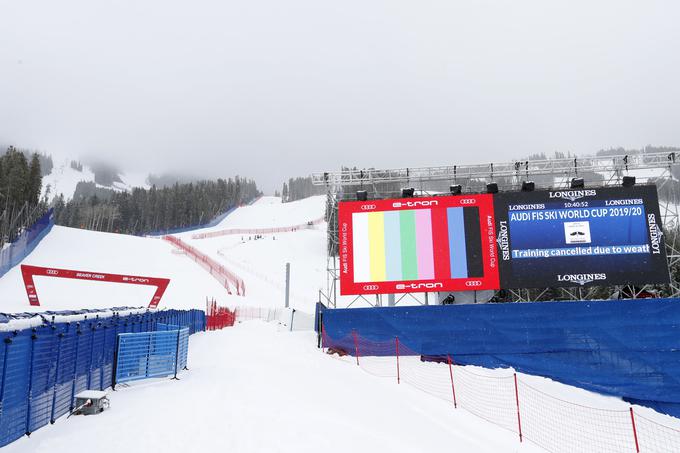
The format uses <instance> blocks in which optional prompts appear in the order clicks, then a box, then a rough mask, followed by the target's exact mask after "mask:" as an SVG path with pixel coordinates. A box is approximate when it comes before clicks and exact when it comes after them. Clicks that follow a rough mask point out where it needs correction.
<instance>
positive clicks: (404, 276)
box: [352, 207, 483, 282]
mask: <svg viewBox="0 0 680 453" xmlns="http://www.w3.org/2000/svg"><path fill="white" fill-rule="evenodd" d="M352 243H353V246H354V251H353V260H354V261H353V265H354V281H355V282H384V281H402V280H431V279H434V278H473V277H482V276H483V267H482V255H481V230H480V224H479V208H477V207H469V208H462V207H461V208H446V209H435V210H431V209H412V210H404V211H383V212H357V213H353V214H352Z"/></svg>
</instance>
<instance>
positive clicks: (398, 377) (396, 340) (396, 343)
mask: <svg viewBox="0 0 680 453" xmlns="http://www.w3.org/2000/svg"><path fill="white" fill-rule="evenodd" d="M394 342H395V347H396V348H397V384H399V383H400V381H401V379H400V376H399V337H395V339H394Z"/></svg>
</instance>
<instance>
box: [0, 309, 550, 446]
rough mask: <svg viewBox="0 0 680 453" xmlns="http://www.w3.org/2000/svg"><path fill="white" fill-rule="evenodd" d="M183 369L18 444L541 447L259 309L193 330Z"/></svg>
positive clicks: (136, 386)
mask: <svg viewBox="0 0 680 453" xmlns="http://www.w3.org/2000/svg"><path fill="white" fill-rule="evenodd" d="M189 350H190V355H189V368H190V371H188V372H183V373H182V374H181V375H180V380H179V381H171V380H162V381H155V382H145V383H138V384H134V385H131V386H130V387H129V388H120V389H119V390H117V391H116V392H111V395H110V398H111V409H110V410H109V411H107V412H104V413H102V414H100V415H98V416H94V417H85V416H76V417H71V418H70V419H68V420H67V419H66V418H65V417H62V418H61V419H59V420H58V421H57V422H56V423H55V425H53V426H48V427H45V428H43V429H41V430H39V431H36V432H35V433H33V434H32V435H31V437H30V438H26V437H24V438H22V439H20V440H18V441H17V442H14V443H13V444H11V445H9V446H8V447H5V449H4V451H6V452H8V453H19V452H21V453H24V452H26V453H28V452H34V453H41V452H46V453H47V452H49V453H59V452H73V451H78V450H79V449H80V448H81V447H82V448H88V449H89V448H91V449H93V451H97V452H98V453H108V452H111V453H113V452H120V451H125V452H130V453H132V452H151V451H162V452H170V453H180V452H217V451H224V452H232V451H233V452H291V451H294V452H319V451H322V452H327V453H334V452H338V453H347V452H351V451H354V452H361V451H373V452H405V453H406V452H408V453H413V452H449V451H460V452H480V453H482V452H496V453H498V452H526V453H529V452H538V451H542V450H540V449H538V448H536V447H534V446H532V445H528V444H524V445H520V444H519V442H518V440H517V437H516V435H515V434H513V433H511V432H509V431H506V430H504V429H501V428H498V427H495V426H493V425H490V424H488V423H487V422H485V421H483V420H481V419H479V418H476V417H473V416H470V415H469V414H467V413H465V412H463V411H454V410H453V409H452V407H451V404H450V403H449V404H447V403H446V402H443V401H440V400H437V399H435V398H432V397H429V396H427V395H425V394H423V393H422V392H420V391H418V390H416V389H414V388H411V387H408V386H397V385H395V384H392V383H390V384H387V383H386V382H385V381H384V380H381V379H377V378H373V377H371V376H368V375H366V374H365V373H362V372H361V371H360V370H358V369H357V367H356V366H354V365H352V364H348V363H344V362H342V361H339V360H336V359H334V358H331V357H328V356H324V355H323V354H321V353H320V352H319V350H318V349H316V347H315V337H314V335H313V334H312V333H310V332H297V333H292V334H291V333H287V332H278V331H277V329H276V327H275V326H274V325H271V324H270V325H267V324H264V323H262V322H260V321H252V322H247V323H243V324H241V325H237V326H236V327H234V328H230V329H225V330H222V331H218V332H207V333H202V334H198V335H195V336H193V337H191V342H190V346H189Z"/></svg>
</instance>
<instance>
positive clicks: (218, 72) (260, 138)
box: [0, 0, 680, 193]
mask: <svg viewBox="0 0 680 453" xmlns="http://www.w3.org/2000/svg"><path fill="white" fill-rule="evenodd" d="M0 17H2V18H3V20H2V27H0V143H7V144H14V145H16V146H19V147H22V148H33V149H39V150H42V151H45V152H49V153H54V154H56V155H64V156H69V157H72V158H74V159H75V158H87V157H92V156H96V157H97V158H100V159H102V160H103V161H108V162H112V163H115V165H116V166H117V167H119V168H122V169H123V170H126V169H128V170H130V171H135V172H145V173H154V174H157V175H158V174H164V173H171V174H187V175H190V176H194V175H200V176H201V177H202V178H210V177H218V176H223V177H224V176H233V175H236V174H239V175H242V176H246V177H251V178H255V179H256V181H257V183H258V186H259V187H262V188H263V190H265V191H268V192H270V193H271V192H273V191H274V189H279V188H280V187H281V184H282V182H283V181H284V180H287V179H288V178H289V177H291V176H300V175H305V174H307V173H309V172H311V171H317V170H325V169H338V168H339V167H340V166H341V165H352V166H355V165H356V166H359V167H369V166H378V167H395V166H422V165H440V164H454V163H472V162H480V161H481V162H487V161H493V160H509V159H512V158H514V157H517V156H525V155H529V154H533V153H541V152H545V153H548V154H550V153H552V152H553V151H555V150H559V151H564V152H567V151H569V152H572V153H593V152H595V151H597V150H599V149H601V148H609V147H611V146H624V147H637V148H640V147H643V146H644V145H646V144H650V143H651V144H666V145H677V144H679V143H680V128H678V124H680V113H679V112H680V110H679V109H678V105H680V84H678V80H680V52H678V49H679V48H680V27H678V24H677V18H678V17H680V3H677V2H667V1H648V2H629V1H610V0H604V1H600V2H588V1H556V2H544V1H538V0H531V1H523V2H505V1H495V2H492V1H475V2H451V1H443V0H441V1H437V0H433V1H426V2H412V1H406V0H390V1H387V0H377V1H368V2H366V1H361V2H360V1H352V0H350V1H346V2H324V1H312V0H289V1H286V2H280V1H274V0H253V1H248V2H231V1H226V2H225V1H216V0H197V1H195V2H179V1H175V0H170V1H167V0H166V1H159V0H148V1H145V2H137V1H132V0H121V1H102V2H88V1H85V0H64V1H61V2H53V1H47V0H35V1H22V2H10V1H6V0H5V1H1V2H0Z"/></svg>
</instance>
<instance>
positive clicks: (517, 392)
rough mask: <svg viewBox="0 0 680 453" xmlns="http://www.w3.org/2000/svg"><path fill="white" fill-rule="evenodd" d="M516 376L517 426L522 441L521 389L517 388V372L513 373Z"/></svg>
mask: <svg viewBox="0 0 680 453" xmlns="http://www.w3.org/2000/svg"><path fill="white" fill-rule="evenodd" d="M513 376H514V378H515V402H516V403H517V428H518V429H519V441H520V443H521V442H522V419H521V418H520V416H519V391H518V390H517V373H513Z"/></svg>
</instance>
